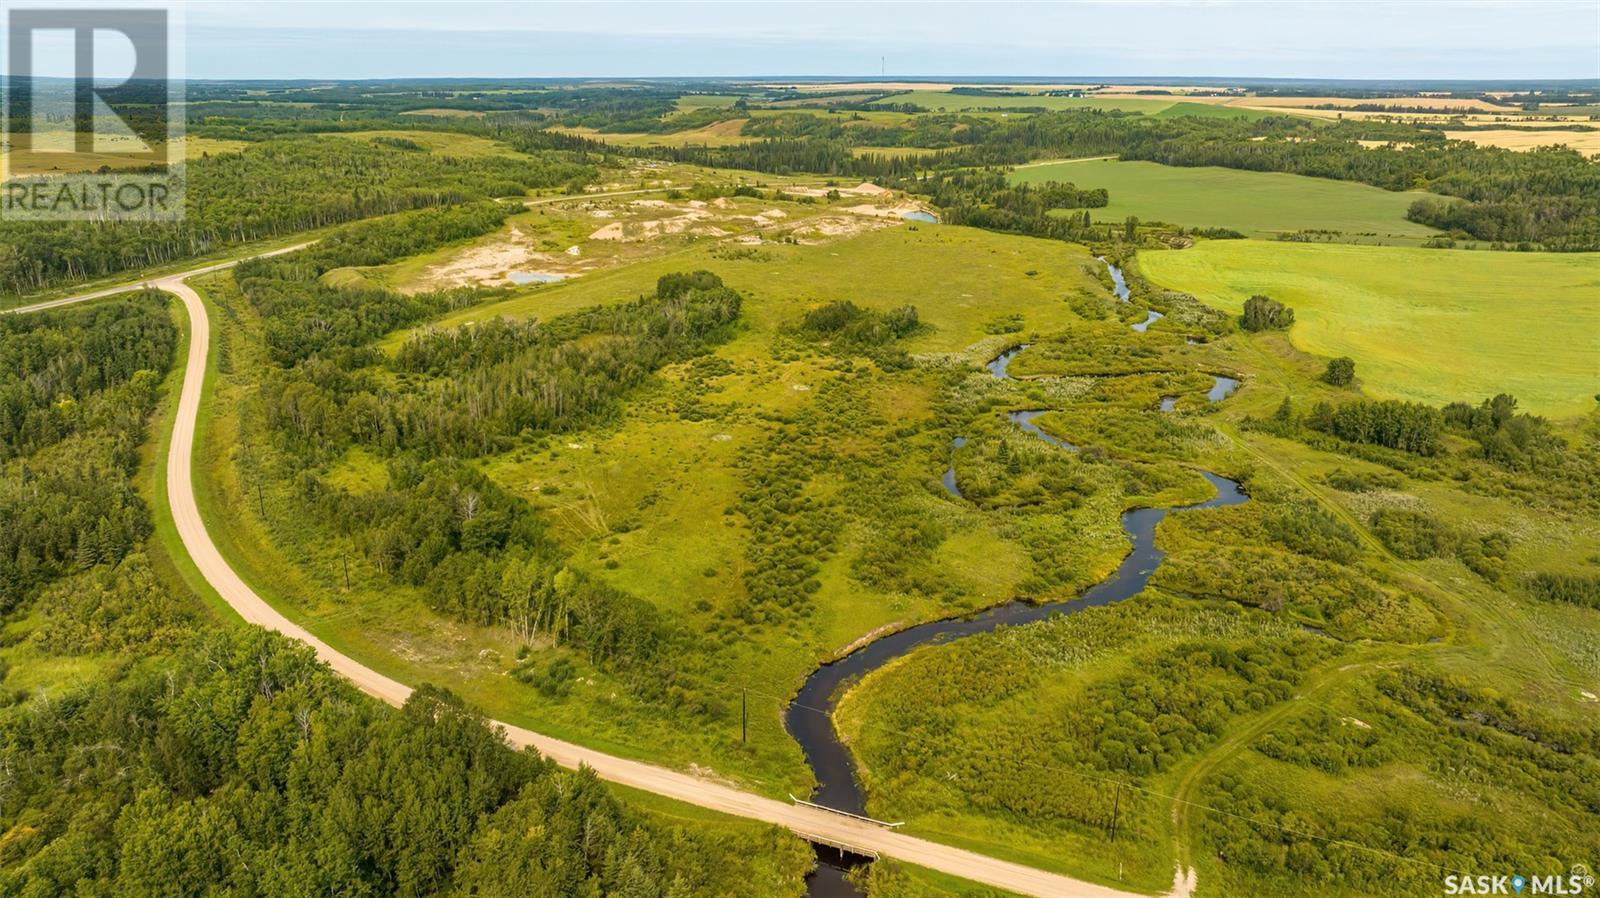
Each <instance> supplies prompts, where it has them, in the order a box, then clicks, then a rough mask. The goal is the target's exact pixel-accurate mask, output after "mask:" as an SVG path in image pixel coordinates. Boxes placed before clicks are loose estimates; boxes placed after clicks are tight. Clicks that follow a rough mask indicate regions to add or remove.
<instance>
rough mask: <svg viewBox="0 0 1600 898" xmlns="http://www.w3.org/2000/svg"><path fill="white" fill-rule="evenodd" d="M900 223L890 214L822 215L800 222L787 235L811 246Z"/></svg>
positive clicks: (896, 217)
mask: <svg viewBox="0 0 1600 898" xmlns="http://www.w3.org/2000/svg"><path fill="white" fill-rule="evenodd" d="M867 208H876V207H873V206H869V207H867ZM845 211H849V210H845ZM900 223H901V219H900V218H899V217H898V216H891V215H875V214H865V215H822V216H818V217H817V218H812V219H808V220H806V221H804V222H800V223H799V226H798V227H796V228H795V229H794V230H793V231H791V232H790V233H789V236H790V237H791V238H793V239H794V240H795V241H796V242H798V243H802V244H805V245H807V246H812V245H815V244H818V243H827V242H830V241H832V240H834V239H837V238H840V237H854V236H856V235H857V234H864V233H866V232H868V231H876V230H880V229H882V228H892V227H894V226H896V225H898V224H900Z"/></svg>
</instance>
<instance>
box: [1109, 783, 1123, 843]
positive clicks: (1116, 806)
mask: <svg viewBox="0 0 1600 898" xmlns="http://www.w3.org/2000/svg"><path fill="white" fill-rule="evenodd" d="M1121 810H1122V784H1121V783H1117V797H1116V798H1115V799H1113V800H1112V802H1111V841H1113V842H1115V841H1116V840H1117V813H1118V812H1119V811H1121Z"/></svg>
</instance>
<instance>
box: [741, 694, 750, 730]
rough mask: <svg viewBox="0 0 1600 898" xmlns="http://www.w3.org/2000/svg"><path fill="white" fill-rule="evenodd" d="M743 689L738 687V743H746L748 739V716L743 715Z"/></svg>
mask: <svg viewBox="0 0 1600 898" xmlns="http://www.w3.org/2000/svg"><path fill="white" fill-rule="evenodd" d="M744 693H745V689H744V687H743V686H740V687H739V741H740V742H748V741H749V739H750V715H749V714H747V713H745V701H744Z"/></svg>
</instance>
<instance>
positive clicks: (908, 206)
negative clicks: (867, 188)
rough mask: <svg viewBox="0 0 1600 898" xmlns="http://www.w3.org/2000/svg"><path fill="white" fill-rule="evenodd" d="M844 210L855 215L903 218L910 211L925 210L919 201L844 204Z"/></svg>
mask: <svg viewBox="0 0 1600 898" xmlns="http://www.w3.org/2000/svg"><path fill="white" fill-rule="evenodd" d="M844 211H846V212H854V213H855V214H857V215H870V216H873V217H874V218H904V217H905V216H906V215H907V214H909V213H912V212H927V211H928V210H927V209H925V208H923V207H922V204H921V203H911V202H906V203H896V204H895V205H893V206H875V205H873V204H871V203H862V204H861V205H858V206H846V207H845V209H844Z"/></svg>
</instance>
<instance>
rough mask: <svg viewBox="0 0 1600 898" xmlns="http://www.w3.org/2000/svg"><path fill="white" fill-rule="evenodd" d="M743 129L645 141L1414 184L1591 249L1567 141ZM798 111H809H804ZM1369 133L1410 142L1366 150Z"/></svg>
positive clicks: (1596, 220) (1126, 118)
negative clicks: (1514, 143)
mask: <svg viewBox="0 0 1600 898" xmlns="http://www.w3.org/2000/svg"><path fill="white" fill-rule="evenodd" d="M782 118H783V119H784V121H783V122H781V123H766V122H763V123H762V124H761V125H760V126H757V127H753V129H752V132H751V133H753V134H757V135H759V134H762V133H764V132H765V133H774V132H776V131H780V130H781V132H782V133H783V135H784V136H774V137H773V138H772V139H769V140H764V141H758V142H753V143H746V144H740V145H734V146H726V147H693V146H691V147H679V148H652V150H651V152H653V153H656V154H661V155H666V156H668V157H670V158H672V159H675V160H677V161H681V162H688V163H693V164H698V165H709V166H717V167H725V168H740V169H746V170H754V171H763V172H773V173H779V174H783V173H791V172H816V173H820V174H831V175H841V176H849V177H864V178H906V177H911V176H915V175H916V174H918V173H921V172H928V171H944V170H949V169H954V168H969V167H978V166H999V165H1016V164H1020V163H1023V162H1028V161H1032V160H1035V159H1041V158H1052V157H1071V156H1092V155H1118V156H1120V157H1121V158H1123V159H1129V160H1144V161H1150V162H1159V163H1162V164H1165V165H1178V166H1208V165H1214V166H1222V167H1225V168H1235V169H1243V170H1248V171H1274V172H1287V173H1291V174H1299V175H1307V176H1311V177H1321V178H1333V179H1338V180H1347V181H1360V182H1363V183H1366V184H1372V185H1374V186H1377V187H1382V188H1384V189H1386V190H1396V191H1398V190H1411V189H1426V190H1429V191H1432V192H1434V193H1438V194H1443V195H1446V196H1450V197H1455V198H1456V201H1455V202H1441V201H1431V202H1429V201H1423V202H1419V203H1418V204H1416V205H1415V206H1413V208H1412V211H1411V217H1412V218H1413V220H1416V221H1418V222H1420V223H1423V224H1428V225H1430V226H1434V227H1439V228H1441V229H1446V230H1460V231H1462V232H1464V233H1466V234H1467V235H1468V236H1470V237H1473V238H1475V239H1479V240H1486V241H1498V242H1502V243H1528V244H1530V245H1538V246H1540V247H1543V248H1545V249H1553V250H1568V251H1587V250H1595V249H1600V167H1597V166H1594V165H1592V164H1590V163H1589V162H1588V161H1587V160H1586V159H1585V158H1584V157H1583V156H1582V154H1580V153H1577V152H1576V151H1573V150H1567V149H1541V150H1535V151H1533V152H1526V153H1521V152H1513V151H1511V150H1506V149H1502V148H1498V147H1480V146H1476V145H1473V144H1470V143H1467V142H1464V141H1447V140H1444V139H1442V135H1440V134H1439V133H1438V132H1435V131H1427V130H1422V129H1417V128H1411V127H1406V126H1399V125H1392V124H1387V123H1375V122H1338V123H1333V124H1328V123H1311V122H1305V121H1303V120H1299V119H1294V118H1292V117H1288V116H1272V117H1268V118H1265V119H1262V120H1259V121H1248V120H1243V119H1228V118H1200V117H1176V118H1170V119H1158V118H1152V117H1147V116H1136V115H1126V114H1120V113H1108V112H1102V111H1097V110H1083V111H1065V112H1049V113H1043V114H1039V115H1034V116H1030V117H1028V118H1025V119H1003V120H999V119H990V118H982V117H977V116H962V115H941V116H918V117H917V118H916V119H914V120H913V122H912V123H911V125H910V126H909V127H883V126H876V127H850V128H846V127H844V126H843V124H842V123H841V122H839V121H837V118H838V117H837V116H835V117H828V116H799V115H796V116H793V117H782ZM808 119H809V121H808ZM1369 139H1381V140H1386V141H1395V142H1396V143H1408V144H1411V145H1410V146H1406V147H1399V146H1387V145H1386V146H1380V147H1366V146H1362V145H1361V144H1360V143H1359V142H1358V141H1360V140H1369ZM852 146H921V147H928V148H935V149H938V150H939V152H936V153H931V154H924V155H920V156H896V155H893V154H867V155H861V156H857V155H853V154H852V152H851V147H852Z"/></svg>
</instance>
